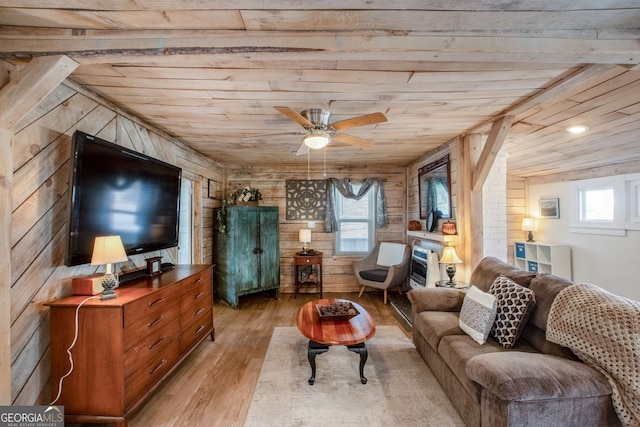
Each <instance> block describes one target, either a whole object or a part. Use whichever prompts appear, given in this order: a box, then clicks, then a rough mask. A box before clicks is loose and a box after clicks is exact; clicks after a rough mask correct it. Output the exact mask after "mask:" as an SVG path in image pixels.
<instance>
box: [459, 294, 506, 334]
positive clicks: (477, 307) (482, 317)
mask: <svg viewBox="0 0 640 427" xmlns="http://www.w3.org/2000/svg"><path fill="white" fill-rule="evenodd" d="M497 305H498V304H497V301H496V297H495V296H493V295H490V294H488V293H486V292H482V291H481V290H480V289H478V288H476V287H475V286H471V288H470V289H469V291H468V292H467V294H466V295H465V297H464V300H463V301H462V308H461V309H460V320H459V325H460V329H462V330H463V331H464V332H465V333H466V334H467V335H469V336H470V337H471V338H473V340H474V341H475V342H477V343H478V344H484V343H485V342H487V337H488V336H489V332H491V327H492V326H493V322H494V320H495V318H496V308H497Z"/></svg>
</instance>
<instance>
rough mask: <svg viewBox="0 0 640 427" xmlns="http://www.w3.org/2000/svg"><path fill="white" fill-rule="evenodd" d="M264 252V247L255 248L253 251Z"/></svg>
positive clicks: (255, 252)
mask: <svg viewBox="0 0 640 427" xmlns="http://www.w3.org/2000/svg"><path fill="white" fill-rule="evenodd" d="M263 252H264V249H262V248H254V249H253V253H254V254H261V253H263Z"/></svg>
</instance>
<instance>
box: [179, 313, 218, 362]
mask: <svg viewBox="0 0 640 427" xmlns="http://www.w3.org/2000/svg"><path fill="white" fill-rule="evenodd" d="M211 316H212V312H211V308H209V309H208V310H205V311H202V312H199V313H198V315H197V316H195V317H194V318H193V319H192V320H191V322H189V323H186V321H185V323H182V325H181V327H180V328H181V330H182V333H181V335H180V352H185V351H187V350H188V349H190V348H191V347H192V346H193V345H194V344H195V343H196V342H198V341H200V339H201V338H203V337H204V336H205V335H207V334H209V333H211V331H212V330H213V318H212V317H211ZM185 317H186V316H185ZM182 319H185V318H181V320H182ZM185 320H186V319H185Z"/></svg>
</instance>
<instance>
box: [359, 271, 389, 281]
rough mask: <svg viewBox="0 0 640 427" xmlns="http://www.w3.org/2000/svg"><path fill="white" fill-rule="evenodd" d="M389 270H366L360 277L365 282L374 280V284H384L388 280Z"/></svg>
mask: <svg viewBox="0 0 640 427" xmlns="http://www.w3.org/2000/svg"><path fill="white" fill-rule="evenodd" d="M388 273H389V270H387V269H385V268H375V269H373V270H365V271H361V272H360V277H362V278H363V279H365V280H372V281H374V282H384V281H385V280H386V279H387V274H388Z"/></svg>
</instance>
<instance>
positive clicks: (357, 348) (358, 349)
mask: <svg viewBox="0 0 640 427" xmlns="http://www.w3.org/2000/svg"><path fill="white" fill-rule="evenodd" d="M347 348H348V349H349V351H353V352H354V353H358V354H360V382H361V383H362V384H366V383H367V379H366V378H365V377H364V364H365V363H367V357H368V355H369V353H368V352H367V346H366V345H364V343H360V344H354V345H348V346H347Z"/></svg>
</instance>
